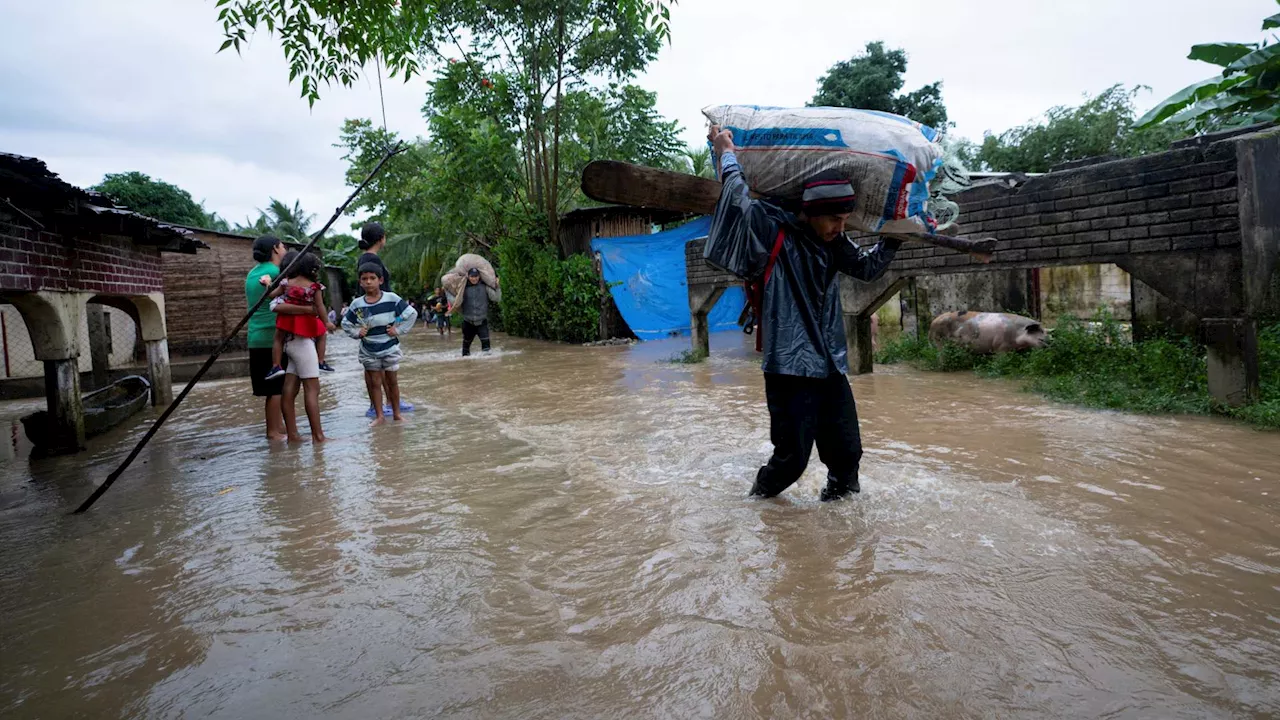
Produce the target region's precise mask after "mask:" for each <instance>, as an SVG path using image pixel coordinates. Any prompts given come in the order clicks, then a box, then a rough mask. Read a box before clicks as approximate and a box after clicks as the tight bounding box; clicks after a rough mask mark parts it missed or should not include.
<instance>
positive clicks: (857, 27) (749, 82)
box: [0, 0, 1275, 229]
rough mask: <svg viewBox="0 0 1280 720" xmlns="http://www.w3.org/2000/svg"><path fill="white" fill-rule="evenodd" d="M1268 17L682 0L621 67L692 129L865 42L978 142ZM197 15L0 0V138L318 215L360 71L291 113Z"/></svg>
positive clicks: (776, 101) (88, 177)
mask: <svg viewBox="0 0 1280 720" xmlns="http://www.w3.org/2000/svg"><path fill="white" fill-rule="evenodd" d="M1274 12H1275V4H1274V3H1273V2H1271V0H1220V1H1219V2H1215V3H1213V4H1212V7H1211V8H1206V7H1205V4H1204V3H1202V2H1197V1H1196V0H1076V1H1075V2H1071V3H1063V2H1050V1H1049V0H898V1H897V2H894V3H869V2H854V1H850V0H788V1H787V2H785V3H779V2H777V1H776V0H739V1H738V2H736V3H732V4H726V3H715V2H709V1H708V0H682V2H680V3H679V4H677V5H676V6H675V8H674V10H673V12H672V29H673V31H674V37H673V41H672V43H671V44H670V46H668V47H665V48H664V49H663V51H662V54H661V56H660V57H659V59H658V61H657V62H656V63H654V64H653V66H651V68H650V69H649V71H648V72H647V73H646V74H645V75H644V76H643V78H642V79H641V82H642V84H644V85H645V86H646V87H648V88H650V89H653V90H656V91H657V92H658V108H659V110H660V111H661V112H662V113H663V114H664V115H666V116H667V117H670V118H675V119H677V120H679V121H680V122H681V123H682V124H683V126H684V128H685V133H684V137H685V138H686V139H687V140H688V141H689V142H691V143H695V142H699V140H700V139H701V137H702V134H703V126H704V121H703V119H702V116H701V113H700V110H701V108H703V107H705V106H707V105H713V104H721V103H728V102H737V103H757V104H772V105H799V104H803V103H804V102H805V101H806V100H807V99H809V98H810V97H812V95H813V92H814V89H815V87H816V85H817V78H818V77H819V76H820V75H822V74H823V73H824V72H825V71H826V69H827V68H828V67H830V66H831V65H832V64H833V63H835V62H836V61H839V60H843V59H847V58H849V57H851V56H852V55H854V54H855V53H857V52H858V51H860V50H861V49H862V47H863V46H864V45H865V44H866V42H867V41H870V40H879V39H882V40H884V41H886V42H887V43H888V44H889V45H890V46H891V47H901V48H904V49H905V50H906V51H907V52H908V54H909V56H910V67H909V71H908V76H907V89H914V88H916V87H919V86H920V85H923V84H926V83H930V82H933V81H935V80H942V81H943V97H944V99H945V101H946V104H947V108H948V110H949V112H950V114H951V117H952V119H953V120H954V121H955V122H956V125H957V127H956V130H955V132H956V134H959V135H963V136H968V137H973V138H978V137H980V136H981V135H982V133H983V131H985V130H994V131H1000V130H1004V129H1006V128H1008V127H1010V126H1013V125H1016V124H1019V123H1022V122H1024V121H1026V120H1027V119H1029V118H1031V117H1033V116H1035V115H1037V114H1038V113H1040V112H1043V111H1044V110H1045V109H1046V108H1048V107H1049V106H1051V105H1055V104H1063V103H1075V102H1078V101H1079V99H1080V97H1081V95H1082V94H1083V93H1086V92H1090V93H1094V92H1098V91H1100V90H1102V89H1104V88H1106V87H1108V86H1110V85H1111V84H1113V83H1117V82H1119V83H1124V84H1126V85H1134V84H1140V83H1141V84H1146V85H1150V86H1151V87H1152V88H1153V90H1152V92H1151V93H1150V94H1149V95H1147V96H1146V97H1145V98H1144V101H1145V102H1146V104H1148V105H1149V104H1153V103H1154V102H1156V101H1157V100H1158V99H1160V98H1163V97H1165V96H1167V95H1169V94H1170V93H1172V92H1174V91H1176V90H1177V89H1179V88H1181V87H1183V86H1185V85H1187V84H1190V83H1191V82H1194V81H1196V80H1200V79H1202V78H1204V77H1207V76H1208V75H1210V74H1211V73H1212V68H1211V67H1209V66H1206V65H1203V64H1202V63H1194V62H1191V61H1188V60H1185V59H1184V58H1185V56H1186V53H1187V49H1188V48H1189V47H1190V46H1191V45H1192V44H1195V43H1197V42H1210V41H1215V40H1252V39H1256V38H1257V37H1259V34H1258V26H1259V24H1260V21H1261V18H1262V17H1263V16H1265V15H1268V14H1271V13H1274ZM216 15H217V12H216V9H215V8H214V6H213V3H212V2H211V1H205V2H193V1H190V0H188V1H186V2H177V1H175V0H113V1H112V2H95V1H94V0H44V1H42V2H26V1H25V0H0V67H4V68H5V72H4V73H3V74H0V151H4V152H16V153H20V154H24V155H34V156H36V157H40V158H42V159H44V160H45V161H47V162H48V163H49V166H50V167H51V168H52V169H53V170H54V171H55V172H58V173H59V174H61V175H62V176H63V177H64V178H65V179H66V180H68V181H69V182H72V183H75V184H78V185H81V186H86V185H91V184H94V183H96V182H98V181H99V180H101V178H102V176H103V175H104V174H105V173H108V172H122V171H127V170H140V171H142V172H145V173H148V174H150V175H152V176H153V177H159V178H162V179H164V180H166V181H168V182H172V183H175V184H177V185H179V186H181V187H183V188H186V189H187V190H189V191H190V192H191V193H192V195H193V196H195V197H196V199H198V200H204V201H205V202H206V204H207V206H208V207H209V208H210V209H212V210H216V211H218V212H219V213H220V214H222V215H223V216H224V217H227V218H231V219H243V218H245V217H246V216H248V215H251V214H255V208H257V207H262V206H265V204H266V202H267V198H268V197H276V198H279V199H281V200H284V201H286V202H292V201H293V200H295V199H296V200H300V201H301V202H302V204H303V207H305V208H306V209H308V210H309V211H310V212H314V213H316V214H317V216H318V222H319V221H323V220H324V219H326V218H327V217H328V215H329V213H331V212H332V211H333V208H335V207H336V206H337V205H338V204H339V203H340V202H341V201H342V199H343V198H345V197H346V195H347V193H348V192H349V188H347V187H346V186H345V185H344V179H343V172H344V170H345V163H344V162H343V161H342V159H341V155H342V153H341V151H340V150H338V149H337V148H334V147H332V145H333V143H334V142H336V141H337V138H338V129H339V126H340V125H341V123H342V120H343V119H344V118H348V117H369V118H375V119H377V120H376V122H380V116H381V111H380V109H379V106H378V93H377V88H376V81H375V80H374V79H373V78H372V77H369V78H365V79H362V80H361V81H359V83H358V84H357V87H355V88H351V89H330V90H329V91H328V92H327V93H324V94H323V96H322V98H321V100H320V102H319V103H317V104H316V106H315V108H314V109H309V108H308V107H307V104H306V102H305V101H303V100H301V99H300V98H299V97H298V91H299V88H298V87H297V86H296V85H293V86H290V85H289V84H288V82H287V78H288V70H287V65H286V64H285V62H284V59H283V56H282V53H281V51H280V48H279V45H278V44H277V43H276V41H275V40H274V39H272V38H270V37H267V36H266V35H263V36H261V37H259V38H257V39H256V40H255V41H254V42H253V43H252V45H251V46H250V47H249V48H247V49H246V51H245V53H244V56H243V57H237V56H236V54H235V53H234V52H231V51H228V52H225V53H221V54H218V53H215V51H216V49H217V48H218V45H219V44H220V43H221V40H222V38H221V34H220V31H219V26H218V24H217V22H216ZM371 69H372V68H371ZM384 87H385V91H386V103H387V122H388V124H389V126H390V128H391V129H392V130H394V131H397V132H399V133H401V134H402V135H407V136H416V135H421V134H424V133H425V132H426V123H425V122H424V120H423V119H422V117H421V114H420V108H421V105H422V102H423V98H424V94H425V92H426V88H427V86H426V81H425V80H423V79H421V78H416V79H414V80H413V81H411V82H410V83H408V84H404V83H402V82H400V81H387V82H385V83H384ZM347 226H349V221H347V220H342V221H339V226H338V227H339V229H346V228H347Z"/></svg>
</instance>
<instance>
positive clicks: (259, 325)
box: [244, 262, 280, 348]
mask: <svg viewBox="0 0 1280 720" xmlns="http://www.w3.org/2000/svg"><path fill="white" fill-rule="evenodd" d="M279 274H280V268H278V267H276V266H275V264H274V263H269V262H264V263H258V264H257V265H255V266H254V268H253V269H252V270H250V271H249V275H248V276H247V277H245V279H244V299H245V302H247V303H248V305H247V307H253V304H254V303H256V302H258V298H260V297H262V296H263V294H264V293H266V292H267V288H266V287H265V286H263V285H262V283H261V281H259V280H258V278H260V277H262V276H263V275H266V276H267V277H269V278H271V279H272V280H275V279H276V276H277V275H279ZM275 339H276V314H275V313H273V312H271V302H270V301H267V302H264V303H262V307H260V308H258V311H257V312H255V313H254V314H253V317H250V318H249V347H250V348H269V347H271V344H272V342H274V341H275Z"/></svg>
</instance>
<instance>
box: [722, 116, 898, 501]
mask: <svg viewBox="0 0 1280 720" xmlns="http://www.w3.org/2000/svg"><path fill="white" fill-rule="evenodd" d="M708 137H709V139H710V140H711V142H712V145H713V147H714V149H715V152H716V155H717V156H718V157H719V161H720V175H721V179H722V181H723V182H724V187H723V189H722V191H721V194H720V201H719V203H718V204H717V206H716V212H715V217H714V219H713V220H712V223H711V232H710V235H709V237H708V238H707V245H706V250H705V253H704V257H705V258H706V260H707V262H708V263H710V264H712V265H714V266H716V267H718V268H721V269H723V270H725V271H728V272H731V273H733V274H735V275H738V276H739V277H743V278H746V279H747V280H749V281H754V283H755V285H756V287H757V288H758V292H759V310H758V312H759V315H758V317H759V318H760V322H761V328H760V333H761V335H762V339H763V351H764V362H763V368H764V387H765V398H766V400H767V403H768V407H769V424H770V439H771V440H772V441H773V448H774V449H773V457H771V458H770V459H769V462H768V463H767V464H766V465H765V466H764V467H762V468H760V471H759V472H758V473H757V474H756V480H755V484H754V485H753V486H752V488H751V494H752V495H756V496H760V497H774V496H776V495H778V494H779V493H781V492H782V491H783V490H786V489H787V488H788V487H790V486H791V485H792V484H793V483H795V481H796V480H799V479H800V476H801V475H802V474H803V473H804V470H805V468H806V467H808V465H809V455H810V453H811V452H812V450H813V445H814V443H815V441H816V442H817V445H818V457H819V458H821V460H822V463H823V464H824V465H826V466H827V484H826V487H825V488H823V490H822V496H821V499H822V500H823V501H829V500H836V499H839V498H842V497H846V496H848V495H851V494H853V493H856V492H859V490H860V489H861V488H860V486H859V484H858V464H859V462H860V461H861V459H862V440H861V436H860V434H859V432H858V414H857V408H856V407H855V405H854V400H853V391H852V390H851V389H850V388H849V380H848V378H847V377H846V375H847V374H848V372H849V363H848V358H847V354H848V352H847V349H846V344H845V334H844V319H843V311H842V309H841V307H840V284H839V279H838V277H837V274H838V273H845V274H846V275H849V276H851V277H853V278H855V279H858V280H862V281H871V280H875V279H876V278H877V277H879V276H880V275H882V274H883V273H884V271H885V269H886V268H887V267H888V266H889V262H890V261H891V260H893V256H894V253H895V252H897V249H898V246H899V245H900V244H901V243H900V242H899V241H897V240H892V239H885V240H883V241H881V242H880V243H878V244H877V245H876V246H875V247H873V248H871V249H870V250H861V249H859V248H858V247H857V246H856V245H854V244H853V242H852V241H851V240H849V238H848V237H846V236H845V234H844V226H845V221H846V220H848V218H849V215H850V214H851V213H852V212H853V210H854V200H855V198H854V191H853V186H852V185H851V184H850V183H849V180H848V178H845V177H842V176H841V175H839V174H838V173H836V172H834V171H826V172H823V173H819V174H818V175H816V176H814V177H812V178H810V179H809V180H808V181H807V182H805V183H804V190H803V193H804V194H803V196H802V198H800V203H799V213H798V214H794V213H792V212H790V211H788V210H785V209H783V208H782V207H779V206H778V205H776V204H773V203H770V202H766V201H762V200H752V199H751V196H750V191H749V189H748V186H747V181H746V179H745V178H744V177H743V173H742V168H741V167H740V166H739V165H738V161H737V158H736V157H735V155H734V145H733V135H732V133H730V132H729V131H727V130H725V131H721V130H720V128H719V127H717V126H714V125H713V126H712V127H711V131H710V133H709V135H708Z"/></svg>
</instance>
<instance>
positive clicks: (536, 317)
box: [497, 237, 601, 343]
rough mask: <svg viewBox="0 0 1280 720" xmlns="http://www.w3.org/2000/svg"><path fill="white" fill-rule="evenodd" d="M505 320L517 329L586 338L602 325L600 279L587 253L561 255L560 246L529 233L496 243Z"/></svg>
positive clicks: (547, 337)
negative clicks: (558, 249)
mask: <svg viewBox="0 0 1280 720" xmlns="http://www.w3.org/2000/svg"><path fill="white" fill-rule="evenodd" d="M497 252H498V262H499V264H500V266H501V272H500V273H499V275H500V276H501V278H502V323H503V325H504V326H505V328H506V331H507V332H509V333H511V334H513V335H521V336H523V337H531V338H537V339H540V340H558V341H563V342H571V343H583V342H587V341H590V340H594V339H596V335H597V334H598V332H599V325H600V300H601V291H600V280H599V278H598V277H597V276H596V273H595V270H594V269H593V268H592V266H591V259H590V258H589V257H587V256H586V255H573V256H570V257H569V258H567V259H564V260H561V259H560V256H559V254H558V253H557V252H556V249H555V248H553V247H550V246H547V245H544V244H542V243H539V242H536V241H534V240H532V239H529V238H525V237H511V238H505V239H503V240H502V242H500V243H499V244H498V248H497Z"/></svg>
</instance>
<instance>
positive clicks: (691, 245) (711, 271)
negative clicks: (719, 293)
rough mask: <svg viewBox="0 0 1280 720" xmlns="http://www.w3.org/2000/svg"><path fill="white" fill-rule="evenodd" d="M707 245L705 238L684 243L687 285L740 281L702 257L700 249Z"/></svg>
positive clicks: (736, 283) (734, 283)
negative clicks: (712, 265) (709, 263)
mask: <svg viewBox="0 0 1280 720" xmlns="http://www.w3.org/2000/svg"><path fill="white" fill-rule="evenodd" d="M706 245H707V239H706V238H698V239H696V240H690V241H689V242H687V243H685V245H684V267H685V280H686V282H688V284H689V287H693V286H695V285H713V284H717V283H719V284H722V285H738V284H741V283H742V279H741V278H738V277H735V276H733V275H730V274H729V273H727V272H721V271H719V270H717V269H715V268H713V267H711V266H710V265H708V264H707V262H706V261H705V260H703V259H702V251H703V249H704V248H705V247H706Z"/></svg>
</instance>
